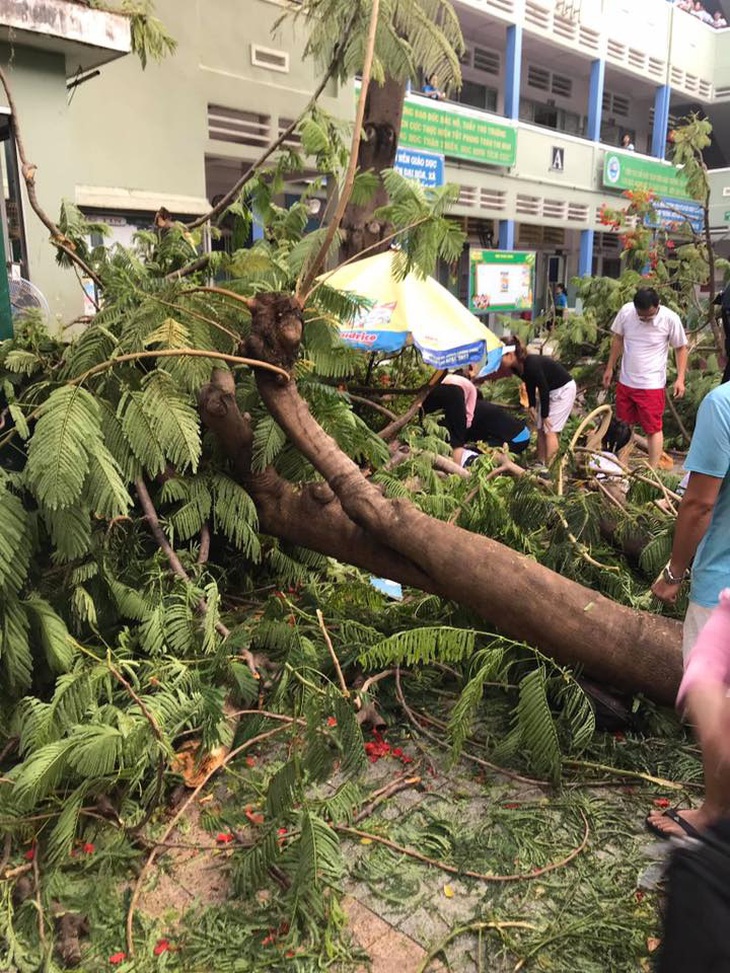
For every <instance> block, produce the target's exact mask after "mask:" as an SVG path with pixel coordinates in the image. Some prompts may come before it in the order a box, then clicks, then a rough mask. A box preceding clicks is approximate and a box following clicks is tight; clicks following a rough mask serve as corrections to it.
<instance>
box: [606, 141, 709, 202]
mask: <svg viewBox="0 0 730 973" xmlns="http://www.w3.org/2000/svg"><path fill="white" fill-rule="evenodd" d="M603 185H604V186H605V187H606V188H608V189H650V190H651V191H652V192H653V193H656V195H657V196H669V197H671V198H672V199H691V198H692V197H691V196H690V195H689V193H688V192H687V185H686V181H685V178H684V173H683V172H682V170H681V169H677V168H676V166H673V165H667V163H666V162H660V161H659V159H657V160H656V161H655V160H653V159H642V158H641V157H640V156H636V155H634V154H633V153H632V152H613V151H612V152H606V155H605V156H604V159H603Z"/></svg>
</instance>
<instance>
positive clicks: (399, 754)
mask: <svg viewBox="0 0 730 973" xmlns="http://www.w3.org/2000/svg"><path fill="white" fill-rule="evenodd" d="M390 752H391V753H392V754H393V756H394V757H402V756H403V751H402V750H401V748H400V747H393V749H392V750H391V751H390Z"/></svg>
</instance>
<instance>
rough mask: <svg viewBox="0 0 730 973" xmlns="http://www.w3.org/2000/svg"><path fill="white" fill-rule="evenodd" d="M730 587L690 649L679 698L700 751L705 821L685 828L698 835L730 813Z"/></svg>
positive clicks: (680, 705)
mask: <svg viewBox="0 0 730 973" xmlns="http://www.w3.org/2000/svg"><path fill="white" fill-rule="evenodd" d="M729 690H730V588H725V589H724V591H722V592H721V594H720V603H719V604H718V606H717V608H715V609H714V611H713V612H712V614H711V615H710V617H709V620H708V621H707V623H706V624H705V626H704V627H703V629H702V631H701V632H700V634H699V636H698V638H697V641H696V642H695V644H694V647H693V648H692V651H691V652H690V654H689V656H688V658H687V664H686V667H685V670H684V676H683V678H682V682H681V683H680V686H679V693H678V694H677V708H678V709H680V710H682V711H684V713H685V714H686V716H687V717H688V719H689V722H690V723H691V724H692V725H693V726H694V729H695V733H696V734H697V738H698V739H699V742H700V747H701V749H702V765H703V768H704V772H705V802H704V804H703V805H702V808H701V818H697V817H695V819H694V825H693V826H691V827H690V828H688V822H687V821H684V822H683V824H684V830H685V831H687V830H689V832H690V833H692V832H694V833H696V832H697V831H698V830H704V828H706V827H707V826H709V825H711V824H714V823H715V822H716V821H719V820H720V819H721V818H724V817H727V816H728V815H730V772H729V770H730V768H729V767H728V763H729V761H730V697H728V691H729Z"/></svg>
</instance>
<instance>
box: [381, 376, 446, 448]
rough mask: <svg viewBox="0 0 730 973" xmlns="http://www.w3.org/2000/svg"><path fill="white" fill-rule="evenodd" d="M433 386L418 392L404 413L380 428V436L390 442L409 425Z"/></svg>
mask: <svg viewBox="0 0 730 973" xmlns="http://www.w3.org/2000/svg"><path fill="white" fill-rule="evenodd" d="M432 388H433V386H432V385H427V386H426V387H425V388H423V389H421V390H420V391H419V392H418V393H417V394H416V397H415V399H414V400H413V402H412V403H411V405H410V407H409V408H408V409H407V410H406V411H405V412H404V413H403V415H402V416H399V417H398V418H397V419H395V420H393V422H391V423H390V424H389V425H387V426H386V427H385V429H381V430H380V432H379V433H378V435H379V436H380V438H381V439H384V440H385V441H386V443H389V442H390V441H391V440H393V439H395V437H396V436H397V435H398V433H399V432H400V431H401V429H403V428H404V427H405V426H407V425H408V423H409V422H410V421H411V419H413V418H414V417H415V416H416V415H417V414H418V410H419V409H420V408H421V406H422V405H423V401H424V399H425V398H426V396H427V395H428V393H429V392H430V391H431V389H432Z"/></svg>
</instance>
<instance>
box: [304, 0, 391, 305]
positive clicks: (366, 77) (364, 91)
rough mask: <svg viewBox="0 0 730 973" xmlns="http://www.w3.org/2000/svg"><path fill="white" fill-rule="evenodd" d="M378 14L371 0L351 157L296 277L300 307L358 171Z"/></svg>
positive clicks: (375, 2)
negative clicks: (320, 233) (321, 233)
mask: <svg viewBox="0 0 730 973" xmlns="http://www.w3.org/2000/svg"><path fill="white" fill-rule="evenodd" d="M379 14H380V0H372V8H371V11H370V26H369V28H368V38H367V42H366V45H365V58H364V61H363V67H362V81H361V88H360V97H359V98H358V102H357V110H356V112H355V121H354V126H353V132H352V144H351V146H350V160H349V163H348V166H347V172H346V173H345V181H344V183H343V184H342V192H341V193H340V198H339V200H338V201H337V208H336V209H335V213H334V216H333V217H332V219H331V220H330V223H329V226H328V227H327V233H326V234H325V238H324V240H323V241H322V246H321V247H320V248H319V251H318V252H317V254H316V256H315V257H314V259H313V260H312V262H311V263H310V265H309V269H308V270H307V272H306V273H305V274H304V277H303V278H302V279H301V280H299V281H297V287H296V292H295V293H296V297H297V298H298V300H299V302H300V304H301V305H302V307H304V305H305V304H306V303H307V297H308V296H309V293H308V292H309V288H310V287H311V286H312V283H313V282H314V279H315V277H316V276H317V274H318V273H319V270H320V267H321V266H322V263H323V262H324V260H325V259H326V257H327V254H328V253H329V248H330V245H331V243H332V241H333V240H334V238H335V234H336V233H337V231H338V229H339V228H340V223H341V222H342V217H343V216H344V215H345V210H346V209H347V204H348V202H349V201H350V194H351V193H352V187H353V185H354V182H355V172H356V171H357V160H358V155H359V148H360V141H361V140H362V123H363V119H364V118H365V104H366V102H367V96H368V89H369V87H370V75H371V73H372V68H373V57H374V54H375V37H376V34H377V30H378V16H379ZM302 295H303V296H302Z"/></svg>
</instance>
